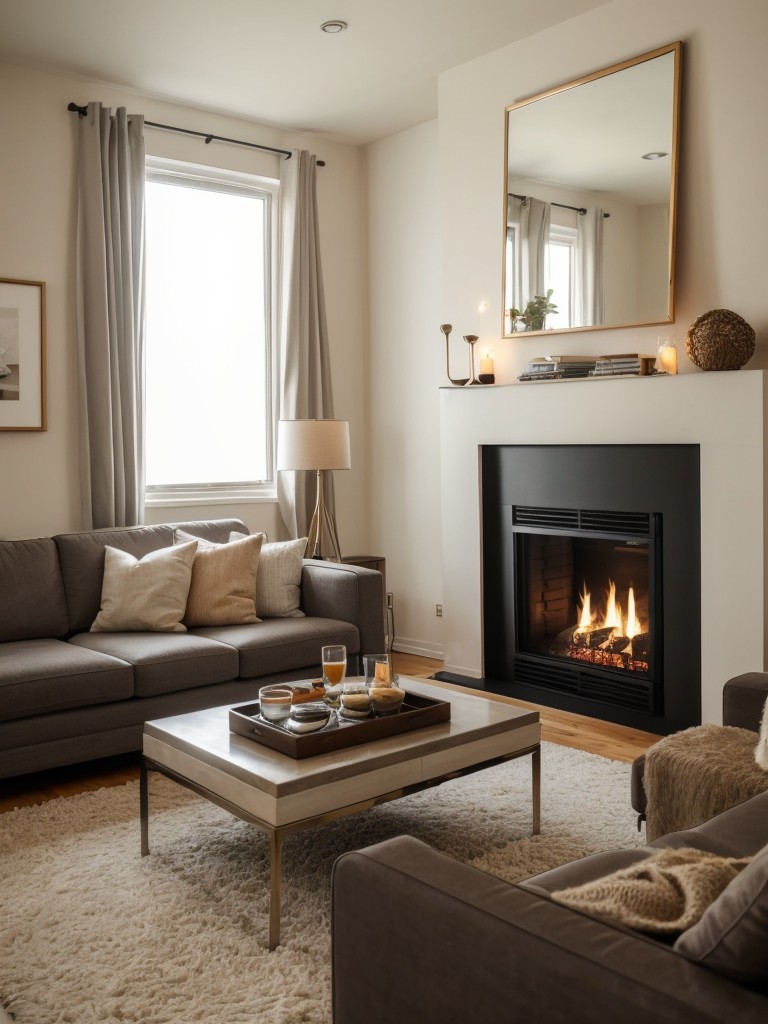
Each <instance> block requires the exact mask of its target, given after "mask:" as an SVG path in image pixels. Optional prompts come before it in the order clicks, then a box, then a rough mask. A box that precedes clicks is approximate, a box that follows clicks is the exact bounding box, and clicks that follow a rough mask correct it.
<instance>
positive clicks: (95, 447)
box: [77, 103, 144, 529]
mask: <svg viewBox="0 0 768 1024" xmlns="http://www.w3.org/2000/svg"><path fill="white" fill-rule="evenodd" d="M77 148H78V214H77V340H78V361H79V371H80V394H81V431H80V448H81V467H82V468H81V500H82V515H83V527H84V529H95V528H99V527H106V526H133V525H137V524H140V523H141V522H142V521H143V516H144V408H143V394H144V119H143V117H141V116H139V115H135V114H131V115H130V116H129V115H128V114H126V111H125V108H124V107H119V108H118V109H117V112H116V114H115V115H114V116H113V115H112V111H111V110H110V109H109V108H102V106H101V104H100V103H89V104H88V113H87V115H86V116H85V117H81V118H78V140H77Z"/></svg>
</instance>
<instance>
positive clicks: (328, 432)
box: [277, 420, 351, 562]
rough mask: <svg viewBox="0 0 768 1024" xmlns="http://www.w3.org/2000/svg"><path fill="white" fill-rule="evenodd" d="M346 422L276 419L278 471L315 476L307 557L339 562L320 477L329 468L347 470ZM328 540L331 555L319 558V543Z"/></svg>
mask: <svg viewBox="0 0 768 1024" xmlns="http://www.w3.org/2000/svg"><path fill="white" fill-rule="evenodd" d="M350 466H351V461H350V452H349V423H348V422H347V420H280V421H279V423H278V431H277V468H278V470H285V469H293V470H302V469H304V470H314V471H315V472H316V473H317V500H316V501H315V511H314V514H313V515H312V522H311V523H310V527H309V534H308V535H307V549H306V553H305V554H306V557H307V558H324V557H327V558H328V560H329V561H332V562H340V561H341V548H340V547H339V537H338V534H337V532H336V523H335V521H334V518H333V515H332V514H331V511H330V509H329V508H328V507H327V506H326V504H325V494H324V488H323V475H324V473H325V472H326V470H329V469H349V468H350ZM326 538H327V540H328V541H329V543H330V546H331V547H332V549H333V555H330V556H324V555H323V540H324V539H326Z"/></svg>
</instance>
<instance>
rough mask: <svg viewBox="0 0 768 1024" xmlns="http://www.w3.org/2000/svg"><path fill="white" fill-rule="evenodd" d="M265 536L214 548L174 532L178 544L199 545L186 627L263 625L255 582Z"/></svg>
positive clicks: (208, 543)
mask: <svg viewBox="0 0 768 1024" xmlns="http://www.w3.org/2000/svg"><path fill="white" fill-rule="evenodd" d="M263 536H264V535H263V534H261V533H257V534H255V536H253V537H251V536H244V537H243V538H242V540H234V541H232V542H231V543H230V544H215V543H213V542H212V541H209V540H203V539H202V538H199V537H193V536H192V535H191V534H189V533H185V532H184V531H183V530H175V531H174V534H173V539H174V543H175V544H185V543H188V542H190V541H193V540H196V541H197V554H196V555H195V561H194V563H193V565H192V583H191V585H190V588H189V596H188V597H187V608H186V611H185V612H184V625H185V626H186V627H187V628H188V629H192V628H193V627H195V626H239V625H243V624H244V623H249V622H261V619H259V618H258V616H257V615H256V578H257V570H258V568H259V552H260V551H261V542H262V539H263Z"/></svg>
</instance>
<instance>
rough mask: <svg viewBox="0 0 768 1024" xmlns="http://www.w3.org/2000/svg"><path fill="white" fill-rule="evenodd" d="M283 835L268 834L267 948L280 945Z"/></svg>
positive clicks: (273, 831)
mask: <svg viewBox="0 0 768 1024" xmlns="http://www.w3.org/2000/svg"><path fill="white" fill-rule="evenodd" d="M283 839H284V835H283V832H282V831H281V830H280V829H277V828H276V829H270V832H269V948H270V950H273V949H275V948H276V947H277V946H279V945H280V872H281V856H282V850H283Z"/></svg>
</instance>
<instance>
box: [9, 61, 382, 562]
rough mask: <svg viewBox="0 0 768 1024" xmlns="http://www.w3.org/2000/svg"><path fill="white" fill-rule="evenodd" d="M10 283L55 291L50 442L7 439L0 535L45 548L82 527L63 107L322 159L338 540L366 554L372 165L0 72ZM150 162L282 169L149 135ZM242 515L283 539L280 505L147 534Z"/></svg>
mask: <svg viewBox="0 0 768 1024" xmlns="http://www.w3.org/2000/svg"><path fill="white" fill-rule="evenodd" d="M0 95H1V96H3V98H4V102H3V104H2V105H1V106H0V138H1V139H2V145H0V277H6V278H17V279H22V280H34V281H45V283H46V296H47V305H48V309H47V318H46V319H47V341H48V430H47V431H46V432H44V433H25V432H0V466H2V476H1V477H0V479H1V480H2V482H1V483H0V537H4V538H9V537H30V536H44V535H47V534H52V533H56V532H62V531H67V530H77V529H80V528H81V525H82V524H81V520H80V498H79V459H78V451H77V436H78V395H77V375H76V367H77V344H76V321H75V268H74V254H75V216H76V210H75V195H76V189H75V181H76V178H75V174H76V169H75V163H76V156H75V147H74V139H75V129H76V115H74V114H71V113H68V112H67V103H68V102H70V101H75V102H77V103H79V104H83V103H87V102H88V101H89V100H101V102H102V103H104V104H106V105H111V106H113V107H116V106H126V107H128V109H129V111H137V112H139V113H143V114H145V116H146V117H147V119H148V120H151V121H157V122H159V123H161V124H170V125H178V126H181V127H186V128H192V129H196V130H202V131H210V132H213V133H214V134H216V135H223V136H227V137H229V138H236V139H245V140H248V141H252V142H259V143H263V144H266V145H270V146H275V147H278V148H283V149H290V148H292V147H294V146H299V147H302V148H307V149H310V150H311V151H312V152H316V153H317V155H318V157H319V158H320V159H324V160H326V161H327V165H326V166H325V167H324V168H320V169H319V171H318V198H319V206H320V231H321V240H322V258H323V271H324V277H325V286H326V300H327V309H328V321H329V334H330V338H331V348H332V351H331V360H332V372H333V383H334V393H335V403H336V408H335V412H336V415H337V416H338V417H339V418H341V419H349V420H350V425H351V437H352V463H353V468H352V470H351V471H350V472H347V473H337V474H335V476H336V493H337V507H338V522H339V532H340V534H341V537H342V543H343V546H344V550H345V551H349V552H351V551H352V550H353V549H361V548H364V547H365V546H366V541H367V533H366V530H365V522H364V520H363V518H362V517H361V516H360V515H359V511H358V510H359V508H360V505H361V502H362V500H363V495H364V494H365V484H366V472H367V469H366V460H365V457H364V456H365V451H364V442H363V438H364V432H363V419H364V411H365V409H364V401H363V392H362V387H361V382H362V380H363V377H364V373H363V367H364V353H365V333H366V332H365V309H366V301H365V296H366V283H365V251H364V238H365V232H364V209H363V203H364V189H363V184H364V182H363V154H362V153H361V151H360V150H359V149H358V148H356V147H352V146H344V145H340V144H336V143H333V142H330V141H329V140H327V139H324V138H319V137H313V136H309V135H300V134H293V133H288V132H281V131H279V130H277V129H274V128H268V127H265V126H262V125H257V124H254V123H252V122H249V121H245V120H241V119H237V118H231V117H223V116H221V115H218V114H212V113H209V112H206V111H202V110H197V109H194V108H192V107H186V106H180V105H176V104H170V103H165V102H161V101H158V100H155V99H152V98H149V97H144V96H140V95H138V94H136V93H134V92H126V91H121V90H119V89H115V88H113V87H110V86H105V85H103V84H100V83H92V82H87V81H83V80H81V79H69V78H63V77H58V76H55V75H47V74H41V73H38V72H35V71H28V70H24V69H21V68H17V67H11V66H8V65H0ZM146 146H147V152H148V153H151V154H156V155H161V156H168V157H175V158H177V159H187V160H191V161H195V162H197V163H208V164H212V165H218V166H222V167H231V168H234V169H237V170H243V171H250V172H252V173H257V174H265V175H269V176H272V177H277V176H278V175H279V166H280V158H278V157H275V156H273V155H271V154H263V153H259V152H258V151H256V150H249V149H244V148H241V147H236V146H229V145H225V144H221V143H211V144H210V145H209V146H207V145H205V143H204V142H203V140H202V139H193V138H189V137H186V138H185V137H183V136H180V135H174V134H171V133H168V132H160V131H157V130H153V129H147V131H146ZM229 515H235V516H238V517H240V518H242V519H243V520H245V522H246V523H247V524H248V525H249V527H250V528H251V529H257V528H258V529H263V530H266V531H267V533H268V534H269V536H270V537H271V538H277V537H279V536H281V535H283V526H282V522H281V520H280V516H279V513H278V511H277V506H276V504H275V503H263V504H255V503H248V504H238V505H216V506H211V505H207V506H203V507H174V508H154V509H150V510H149V511H148V514H147V521H148V522H167V521H169V520H173V519H187V518H193V517H197V516H201V517H206V518H209V517H212V516H229Z"/></svg>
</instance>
